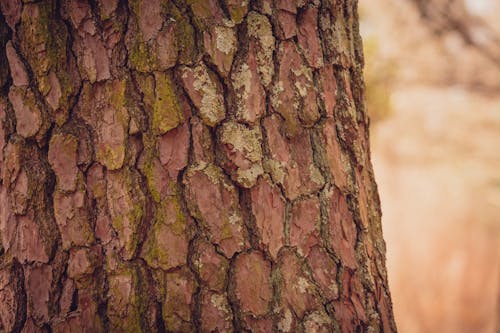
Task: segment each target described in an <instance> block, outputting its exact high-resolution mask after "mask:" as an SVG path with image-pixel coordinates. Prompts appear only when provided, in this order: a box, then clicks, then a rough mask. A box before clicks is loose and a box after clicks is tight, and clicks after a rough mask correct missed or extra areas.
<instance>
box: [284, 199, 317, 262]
mask: <svg viewBox="0 0 500 333" xmlns="http://www.w3.org/2000/svg"><path fill="white" fill-rule="evenodd" d="M319 228H320V211H319V199H318V198H317V197H312V198H308V199H305V200H301V201H297V202H295V203H294V204H293V206H292V215H291V218H290V245H291V246H297V250H298V252H299V254H301V255H303V256H307V255H308V253H309V251H310V249H311V248H312V247H313V246H314V245H316V244H319V243H320V229H319Z"/></svg>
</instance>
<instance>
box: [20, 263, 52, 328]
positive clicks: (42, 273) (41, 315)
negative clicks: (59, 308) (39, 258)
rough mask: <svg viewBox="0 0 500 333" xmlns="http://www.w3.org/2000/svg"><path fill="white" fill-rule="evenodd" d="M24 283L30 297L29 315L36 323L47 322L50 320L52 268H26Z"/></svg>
mask: <svg viewBox="0 0 500 333" xmlns="http://www.w3.org/2000/svg"><path fill="white" fill-rule="evenodd" d="M24 281H25V282H24V285H25V287H26V295H27V297H28V299H27V305H28V313H29V314H30V315H31V317H32V318H33V319H34V320H35V322H39V323H45V322H47V321H48V320H49V305H50V294H49V293H50V290H51V287H52V286H51V285H52V267H51V266H49V265H41V266H28V267H26V268H25V277H24Z"/></svg>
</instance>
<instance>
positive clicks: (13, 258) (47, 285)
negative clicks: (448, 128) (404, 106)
mask: <svg viewBox="0 0 500 333" xmlns="http://www.w3.org/2000/svg"><path fill="white" fill-rule="evenodd" d="M0 9H1V15H0V44H1V46H2V47H1V48H0V50H1V52H0V65H1V67H0V68H1V71H0V86H1V94H0V118H1V121H2V126H1V127H0V148H1V149H0V161H1V163H0V180H1V185H0V239H1V243H0V330H3V331H6V332H20V331H23V332H41V331H53V332H80V331H81V332H104V331H112V332H150V331H151V332H163V331H172V332H189V331H201V332H226V331H237V332H242V331H253V332H271V331H275V332H330V331H341V332H392V331H395V330H396V328H395V325H394V320H393V315H392V307H391V300H390V294H389V289H388V284H387V274H386V270H385V245H384V241H383V238H382V232H381V225H380V205H379V201H378V195H377V190H376V185H375V182H374V178H373V171H372V167H371V164H370V158H369V147H368V119H367V115H366V112H365V109H364V102H363V94H364V91H363V80H362V63H363V58H362V50H361V41H360V37H359V35H358V26H357V25H358V21H357V14H356V2H355V1H350V0H345V1H328V0H324V1H279V0H276V1H274V2H273V1H271V0H259V1H250V2H247V1H232V0H226V1H217V0H208V1H205V0H203V1H195V0H189V1H181V0H178V1H162V0H154V1H138V0H130V1H128V2H125V1H117V0H115V1H88V2H87V1H77V0H61V1H56V0H52V1H49V0H46V1H40V2H25V3H21V2H19V1H14V0H12V1H8V0H5V1H2V2H1V6H0Z"/></svg>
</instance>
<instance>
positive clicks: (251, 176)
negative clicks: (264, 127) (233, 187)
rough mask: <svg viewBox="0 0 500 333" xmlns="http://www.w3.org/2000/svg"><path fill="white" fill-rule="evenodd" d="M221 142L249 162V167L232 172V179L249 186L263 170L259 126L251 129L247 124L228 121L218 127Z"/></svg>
mask: <svg viewBox="0 0 500 333" xmlns="http://www.w3.org/2000/svg"><path fill="white" fill-rule="evenodd" d="M220 140H221V143H222V144H224V145H226V146H230V147H231V150H232V151H234V152H238V153H240V154H242V156H243V157H244V159H245V160H246V161H247V162H248V164H250V166H249V167H245V168H242V167H241V166H239V168H238V169H237V170H236V173H235V174H233V177H234V178H235V179H234V180H235V181H237V182H238V183H239V184H241V185H242V186H245V187H251V186H253V185H254V184H255V182H256V181H257V178H258V177H259V176H260V175H261V174H262V173H263V172H264V170H263V168H262V146H261V144H262V132H261V130H260V127H258V126H256V127H254V128H253V129H250V128H248V127H247V126H245V125H243V124H240V123H237V122H234V121H229V122H226V123H224V124H223V125H222V126H221V128H220Z"/></svg>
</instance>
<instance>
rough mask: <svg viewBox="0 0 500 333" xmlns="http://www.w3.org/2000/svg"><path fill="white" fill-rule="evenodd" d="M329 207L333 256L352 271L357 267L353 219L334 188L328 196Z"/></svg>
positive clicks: (343, 197) (342, 197) (355, 233)
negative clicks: (338, 258)
mask: <svg viewBox="0 0 500 333" xmlns="http://www.w3.org/2000/svg"><path fill="white" fill-rule="evenodd" d="M328 201H329V202H330V207H329V215H330V216H329V231H330V238H331V246H332V248H333V250H334V251H335V254H336V255H338V256H339V257H340V260H341V261H342V263H344V265H346V266H347V267H349V268H351V269H354V268H356V267H357V261H356V258H355V245H356V237H357V230H356V225H355V224H354V219H353V217H352V214H351V212H350V211H349V207H348V206H347V201H346V198H345V196H344V195H343V194H342V193H341V192H340V191H339V190H338V189H337V188H334V189H332V190H331V192H330V193H329V194H328Z"/></svg>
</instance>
